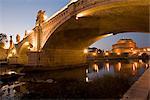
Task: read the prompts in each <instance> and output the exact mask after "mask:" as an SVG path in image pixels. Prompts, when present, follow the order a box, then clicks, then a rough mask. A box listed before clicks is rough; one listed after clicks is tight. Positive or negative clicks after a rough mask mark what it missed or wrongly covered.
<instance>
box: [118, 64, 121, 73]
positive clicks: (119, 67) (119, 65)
mask: <svg viewBox="0 0 150 100" xmlns="http://www.w3.org/2000/svg"><path fill="white" fill-rule="evenodd" d="M120 70H121V62H118V71H120Z"/></svg>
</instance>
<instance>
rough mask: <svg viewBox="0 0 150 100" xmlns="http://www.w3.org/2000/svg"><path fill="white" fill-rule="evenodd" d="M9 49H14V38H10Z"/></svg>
mask: <svg viewBox="0 0 150 100" xmlns="http://www.w3.org/2000/svg"><path fill="white" fill-rule="evenodd" d="M9 43H10V45H9V48H10V49H12V48H13V40H12V36H10V40H9Z"/></svg>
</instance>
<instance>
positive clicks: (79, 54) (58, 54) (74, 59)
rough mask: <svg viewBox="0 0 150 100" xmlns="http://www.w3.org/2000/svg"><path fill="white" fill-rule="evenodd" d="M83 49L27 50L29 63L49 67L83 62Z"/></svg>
mask: <svg viewBox="0 0 150 100" xmlns="http://www.w3.org/2000/svg"><path fill="white" fill-rule="evenodd" d="M85 61H86V60H85V55H84V53H83V50H62V49H58V50H46V51H43V52H40V53H39V52H29V53H28V62H29V65H31V66H32V65H33V66H35V65H42V66H49V67H56V66H62V67H64V66H67V65H77V64H83V63H85Z"/></svg>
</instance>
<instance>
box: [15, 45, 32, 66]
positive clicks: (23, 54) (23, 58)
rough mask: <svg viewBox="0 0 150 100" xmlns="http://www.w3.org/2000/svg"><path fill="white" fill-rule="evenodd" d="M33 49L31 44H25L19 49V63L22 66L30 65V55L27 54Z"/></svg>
mask: <svg viewBox="0 0 150 100" xmlns="http://www.w3.org/2000/svg"><path fill="white" fill-rule="evenodd" d="M32 47H33V45H32V44H31V43H29V42H25V43H23V44H22V45H21V46H20V48H19V49H18V54H17V55H18V60H19V61H18V62H19V63H20V64H27V63H28V55H27V53H28V52H29V51H30V49H31V48H32Z"/></svg>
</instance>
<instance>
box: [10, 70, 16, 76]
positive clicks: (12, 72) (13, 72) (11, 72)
mask: <svg viewBox="0 0 150 100" xmlns="http://www.w3.org/2000/svg"><path fill="white" fill-rule="evenodd" d="M8 74H9V75H10V74H17V73H16V72H15V71H9V72H8Z"/></svg>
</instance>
